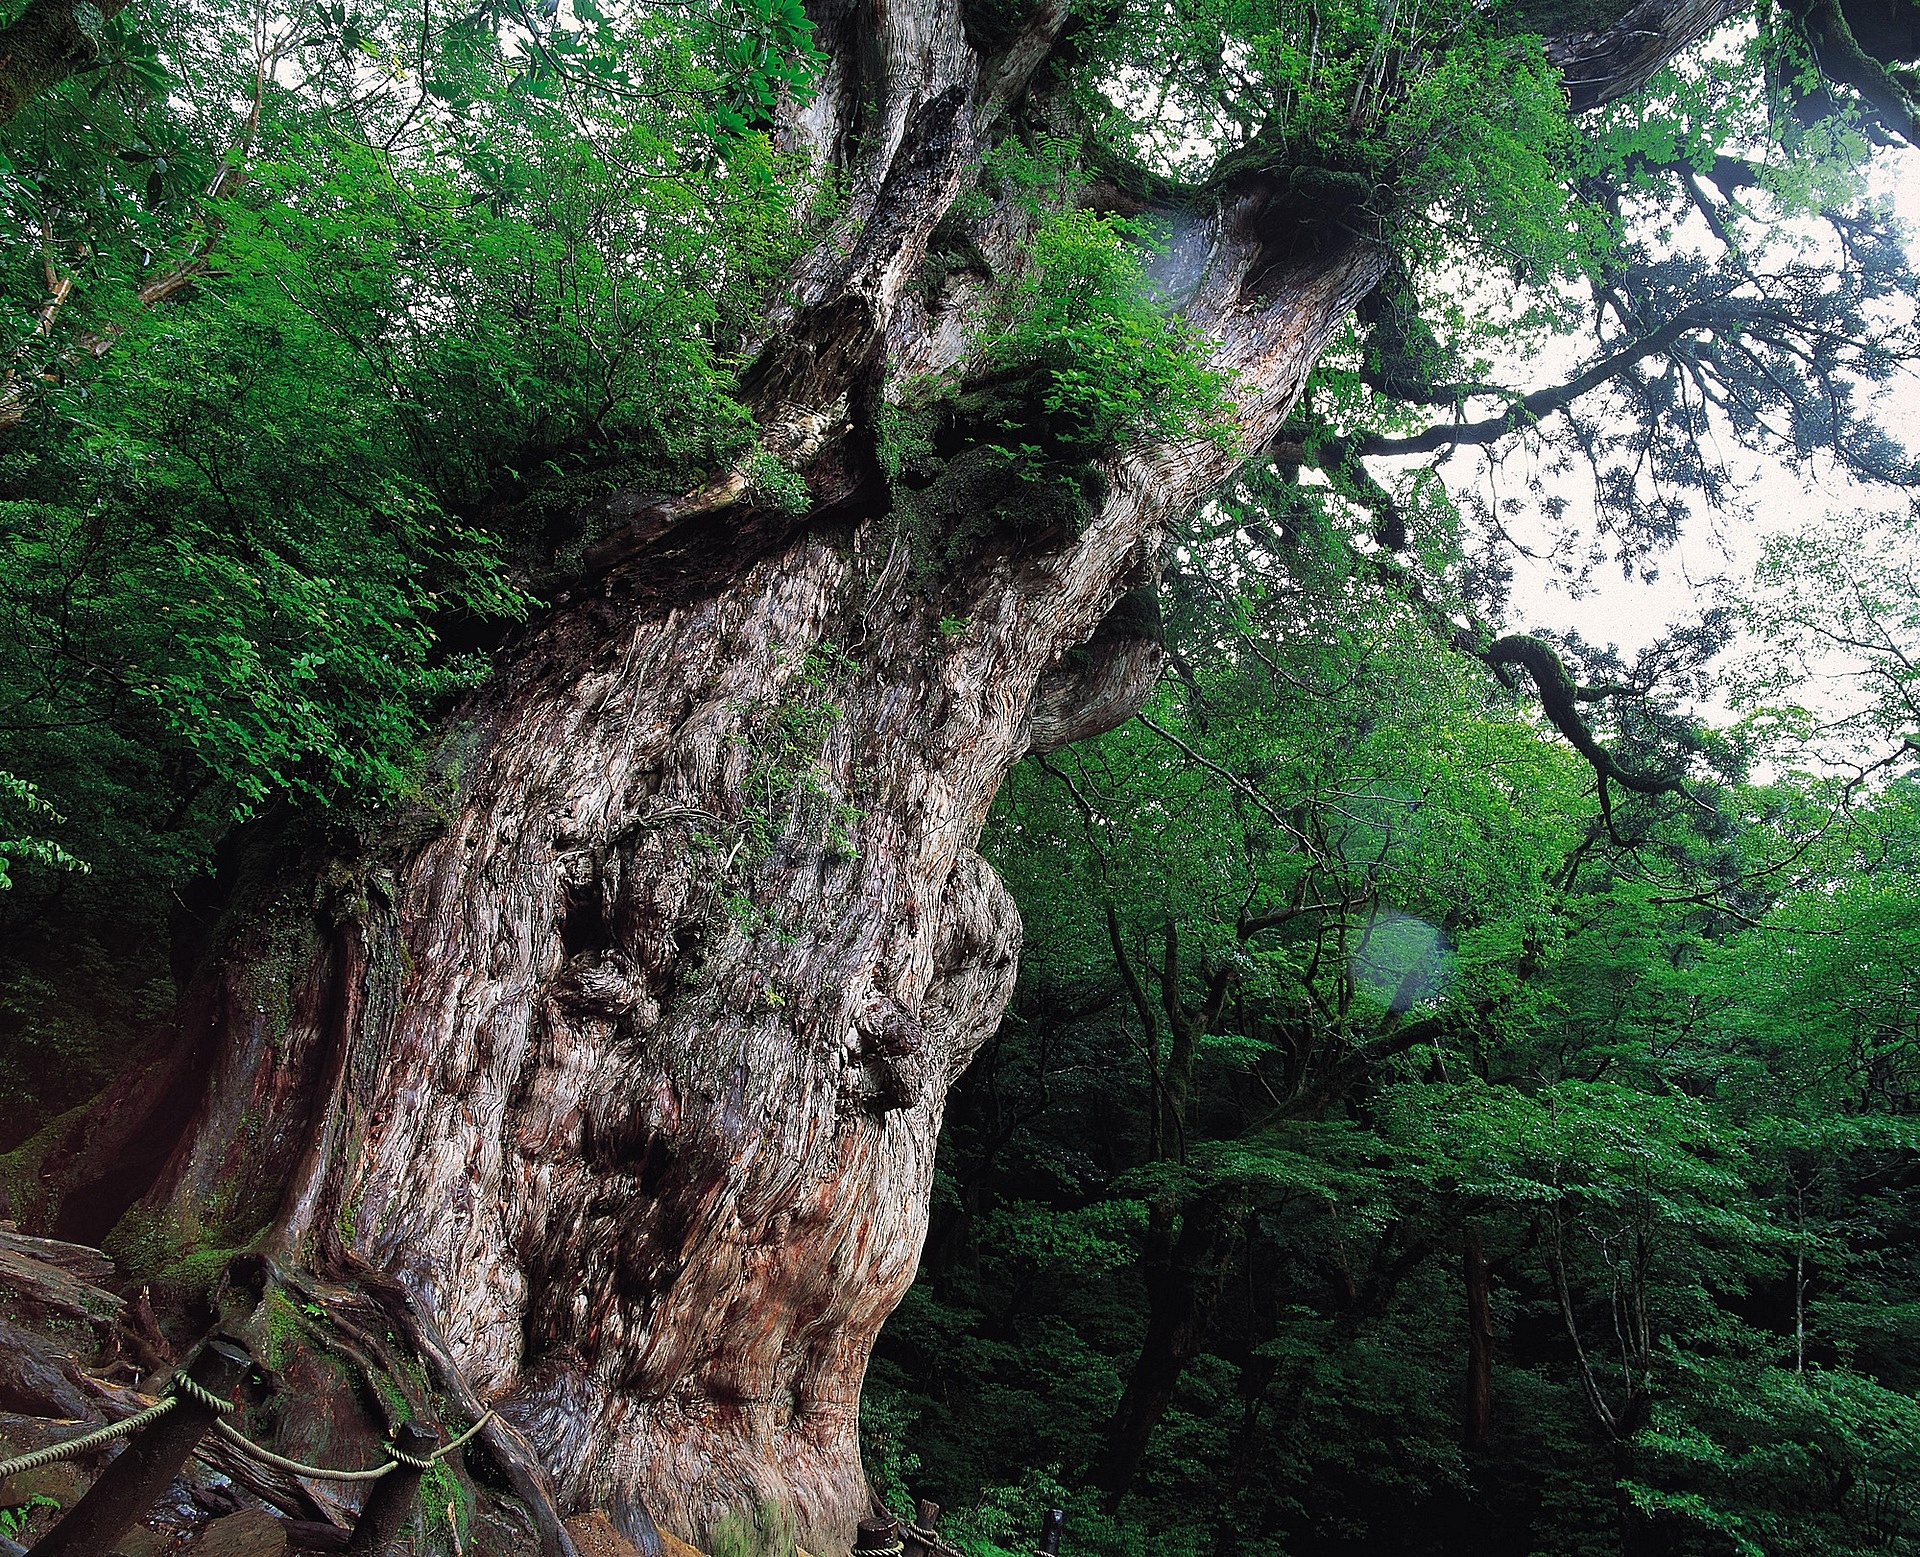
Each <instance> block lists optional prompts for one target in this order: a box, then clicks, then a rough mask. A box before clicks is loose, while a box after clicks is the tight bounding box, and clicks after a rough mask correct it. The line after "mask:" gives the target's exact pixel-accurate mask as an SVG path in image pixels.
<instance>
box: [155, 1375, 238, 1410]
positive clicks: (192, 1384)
mask: <svg viewBox="0 0 1920 1557" xmlns="http://www.w3.org/2000/svg"><path fill="white" fill-rule="evenodd" d="M170 1388H171V1390H172V1392H173V1393H174V1394H175V1395H185V1396H186V1397H187V1399H189V1400H191V1401H193V1402H194V1404H195V1405H201V1406H205V1407H206V1408H207V1409H208V1410H209V1411H211V1412H212V1413H213V1414H214V1415H215V1416H225V1415H226V1414H227V1413H228V1412H229V1411H231V1410H232V1409H233V1402H232V1401H231V1400H222V1399H221V1398H220V1397H219V1396H218V1395H216V1394H214V1392H213V1391H212V1390H210V1389H208V1388H207V1387H206V1386H205V1385H204V1384H200V1383H197V1382H196V1381H195V1380H193V1379H190V1378H188V1377H187V1376H186V1374H184V1373H176V1374H174V1376H173V1383H172V1385H171V1386H170Z"/></svg>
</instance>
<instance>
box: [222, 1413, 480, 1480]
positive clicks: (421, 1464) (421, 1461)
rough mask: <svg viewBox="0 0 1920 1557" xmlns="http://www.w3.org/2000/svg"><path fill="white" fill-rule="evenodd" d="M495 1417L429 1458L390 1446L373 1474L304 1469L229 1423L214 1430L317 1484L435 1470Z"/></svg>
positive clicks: (263, 1460) (318, 1467)
mask: <svg viewBox="0 0 1920 1557" xmlns="http://www.w3.org/2000/svg"><path fill="white" fill-rule="evenodd" d="M492 1417H493V1413H492V1412H491V1411H483V1412H482V1413H481V1414H480V1420H479V1421H477V1422H475V1423H474V1424H473V1426H471V1427H469V1428H468V1429H467V1430H466V1431H465V1432H464V1433H462V1434H461V1435H460V1436H459V1437H458V1438H456V1439H454V1440H453V1442H452V1443H448V1444H442V1445H441V1446H440V1447H439V1448H438V1449H435V1450H434V1451H433V1453H432V1454H429V1455H425V1456H421V1455H417V1454H408V1453H406V1452H405V1451H403V1450H400V1449H396V1448H394V1446H393V1445H392V1444H388V1445H387V1459H386V1462H385V1463H384V1464H381V1465H376V1466H374V1467H373V1468H372V1469H371V1470H328V1469H327V1468H326V1467H325V1466H323V1465H303V1464H302V1463H301V1462H300V1461H298V1460H290V1459H288V1458H287V1457H286V1456H285V1455H282V1454H275V1453H274V1452H273V1451H272V1450H271V1449H263V1448H262V1447H261V1446H260V1445H259V1444H257V1443H255V1442H254V1441H253V1440H252V1439H251V1438H247V1437H245V1436H243V1435H242V1434H241V1433H240V1432H239V1431H237V1430H236V1429H234V1428H232V1427H229V1426H228V1425H227V1424H226V1423H225V1422H215V1423H214V1424H213V1427H214V1431H215V1432H217V1433H218V1434H219V1435H220V1436H221V1437H222V1438H224V1439H226V1440H227V1442H228V1443H230V1444H232V1445H233V1446H234V1447H235V1448H237V1449H242V1450H244V1451H245V1452H246V1453H248V1454H250V1455H252V1456H253V1457H254V1458H255V1459H256V1460H259V1461H260V1462H261V1463H262V1464H263V1465H271V1466H273V1467H274V1469H276V1470H283V1471H286V1472H287V1473H288V1474H289V1475H294V1476H307V1477H311V1478H312V1479H313V1480H315V1481H378V1480H379V1479H380V1478H381V1477H382V1476H387V1475H391V1474H392V1473H393V1472H394V1471H397V1470H398V1469H400V1467H401V1466H403V1465H404V1466H406V1467H407V1468H408V1469H410V1470H417V1471H421V1472H425V1471H430V1470H432V1469H433V1467H434V1466H435V1465H436V1464H438V1463H439V1462H440V1461H441V1460H443V1459H445V1458H446V1457H447V1456H448V1455H449V1454H451V1453H453V1451H454V1450H455V1449H457V1448H459V1447H460V1446H461V1445H462V1444H463V1443H465V1442H466V1441H467V1440H468V1439H469V1438H471V1437H473V1435H474V1434H475V1433H477V1432H479V1431H480V1429H481V1428H483V1427H485V1426H486V1425H487V1423H488V1422H489V1421H490V1420H492Z"/></svg>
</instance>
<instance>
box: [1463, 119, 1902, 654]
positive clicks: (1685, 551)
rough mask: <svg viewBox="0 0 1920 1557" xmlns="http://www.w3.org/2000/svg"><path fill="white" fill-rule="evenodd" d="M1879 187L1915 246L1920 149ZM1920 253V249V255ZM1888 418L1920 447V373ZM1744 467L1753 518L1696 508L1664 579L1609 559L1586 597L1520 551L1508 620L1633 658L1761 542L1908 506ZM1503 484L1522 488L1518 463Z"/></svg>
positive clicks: (1467, 476) (1879, 174) (1662, 559)
mask: <svg viewBox="0 0 1920 1557" xmlns="http://www.w3.org/2000/svg"><path fill="white" fill-rule="evenodd" d="M1875 163H1876V166H1875V169H1874V176H1873V187H1874V190H1875V192H1876V193H1884V194H1888V195H1891V196H1892V198H1893V203H1894V208H1895V210H1896V211H1897V212H1898V213H1899V215H1900V217H1901V218H1902V220H1904V221H1905V222H1906V223H1907V225H1908V227H1909V229H1910V232H1909V237H1908V245H1909V251H1910V252H1912V251H1913V247H1914V245H1915V244H1916V243H1920V151H1914V150H1910V149H1906V148H1902V149H1900V150H1898V151H1893V152H1882V153H1880V154H1879V155H1878V156H1876V158H1875ZM1916 258H1920V255H1916ZM1875 404H1876V405H1877V407H1878V410H1879V414H1880V418H1881V420H1882V422H1883V424H1884V425H1885V426H1886V427H1887V428H1888V430H1889V431H1890V432H1892V433H1893V435H1894V436H1895V437H1896V438H1899V439H1900V440H1901V441H1902V442H1903V443H1905V444H1906V445H1907V447H1908V448H1909V449H1913V448H1916V447H1920V380H1917V379H1915V378H1912V377H1907V378H1903V379H1899V380H1896V381H1895V382H1894V383H1892V384H1891V385H1889V386H1887V388H1886V389H1885V391H1883V393H1882V395H1881V396H1880V398H1879V399H1878V400H1877V401H1876V402H1875ZM1728 452H1729V455H1730V460H1729V463H1730V465H1731V466H1732V468H1734V469H1735V470H1752V471H1754V472H1755V473H1756V478H1757V479H1755V481H1754V482H1753V484H1752V485H1751V486H1749V487H1748V489H1747V491H1746V493H1745V496H1746V498H1747V500H1748V501H1749V502H1750V503H1751V504H1752V513H1751V515H1750V516H1747V515H1741V514H1738V513H1734V512H1729V513H1726V514H1721V515H1715V514H1710V513H1705V512H1696V513H1695V515H1694V516H1693V519H1692V521H1691V523H1690V524H1689V525H1688V526H1687V528H1686V529H1685V530H1683V532H1682V534H1681V537H1680V540H1679V542H1678V544H1676V545H1675V546H1674V547H1673V548H1672V549H1671V550H1669V551H1668V552H1666V553H1664V554H1661V555H1658V556H1656V557H1654V558H1651V559H1649V562H1650V566H1652V567H1654V568H1655V569H1657V572H1658V577H1657V578H1656V579H1655V580H1654V581H1652V582H1647V581H1645V580H1643V579H1641V578H1639V577H1635V578H1633V579H1626V578H1623V577H1622V576H1621V572H1620V569H1619V568H1618V567H1617V566H1602V567H1601V568H1598V569H1596V570H1595V571H1594V573H1593V574H1592V576H1591V577H1590V578H1589V579H1588V580H1587V590H1586V592H1585V594H1584V595H1583V596H1581V597H1579V598H1576V597H1575V596H1574V595H1573V594H1571V593H1570V592H1569V591H1568V589H1567V588H1566V587H1565V585H1564V584H1563V582H1562V581H1561V579H1560V578H1559V577H1558V576H1557V574H1556V573H1555V570H1554V569H1553V567H1552V566H1551V563H1550V560H1549V559H1547V558H1545V557H1544V556H1543V557H1542V558H1541V559H1540V560H1538V561H1534V560H1530V559H1528V558H1526V557H1514V558H1513V559H1512V561H1513V568H1514V579H1513V605H1512V610H1511V614H1510V620H1509V623H1508V625H1510V626H1513V627H1516V628H1531V627H1550V628H1562V629H1564V628H1572V629H1574V630H1576V631H1577V632H1579V633H1580V635H1581V636H1582V637H1584V638H1585V639H1587V640H1588V641H1589V642H1591V643H1598V644H1613V645H1616V646H1617V647H1618V648H1620V649H1621V650H1622V651H1623V652H1625V653H1626V654H1627V655H1628V656H1629V657H1631V655H1632V654H1633V652H1634V651H1635V650H1637V649H1639V648H1642V647H1644V646H1645V645H1646V644H1647V643H1649V642H1651V641H1652V640H1653V639H1654V638H1656V637H1658V636H1659V635H1660V634H1661V633H1662V632H1663V631H1664V630H1665V629H1666V628H1667V627H1668V626H1669V625H1670V624H1671V623H1673V622H1674V621H1676V620H1680V619H1683V618H1686V617H1689V616H1697V615H1698V614H1699V613H1700V611H1701V610H1702V609H1703V608H1704V607H1705V606H1707V605H1710V604H1712V602H1713V597H1714V594H1715V581H1716V580H1717V579H1720V578H1722V577H1729V576H1730V577H1732V578H1733V579H1735V580H1736V581H1744V580H1745V579H1746V577H1747V576H1748V575H1749V574H1750V572H1751V570H1752V566H1753V562H1754V560H1755V558H1756V557H1757V555H1758V553H1759V550H1760V545H1761V542H1762V541H1763V540H1764V538H1765V537H1766V536H1767V535H1768V534H1770V533H1774V532H1777V531H1778V530H1781V529H1786V528H1793V527H1796V526H1798V525H1800V524H1803V523H1805V522H1806V521H1808V520H1810V519H1818V518H1821V517H1823V516H1824V515H1827V514H1829V513H1835V514H1838V513H1845V512H1846V511H1848V510H1849V509H1853V508H1860V507H1868V508H1873V509H1886V508H1894V507H1901V506H1903V505H1904V499H1903V498H1902V497H1901V495H1900V494H1898V493H1891V492H1884V491H1882V492H1877V493H1876V492H1870V491H1866V490H1864V489H1862V488H1860V487H1858V486H1856V485H1855V484H1853V483H1852V482H1850V481H1846V480H1844V479H1841V478H1837V477H1830V478H1828V479H1827V480H1825V481H1819V482H1815V483H1814V484H1812V485H1803V483H1802V481H1801V479H1800V477H1798V476H1796V475H1794V474H1792V473H1790V472H1788V471H1785V470H1782V469H1780V468H1779V467H1777V466H1773V465H1771V464H1767V465H1765V466H1762V464H1761V463H1760V462H1759V461H1757V460H1755V459H1754V458H1753V457H1751V456H1746V455H1744V453H1743V451H1740V450H1738V449H1729V451H1728ZM1476 463H1477V461H1476V458H1475V452H1474V451H1472V450H1465V451H1462V452H1460V453H1458V454H1456V455H1454V456H1453V457H1452V458H1451V459H1450V460H1449V461H1448V462H1447V463H1446V464H1445V465H1443V466H1442V467H1441V468H1442V470H1443V472H1444V473H1445V476H1446V479H1447V480H1448V483H1449V485H1458V486H1466V485H1469V484H1471V483H1472V482H1473V481H1474V479H1475V477H1474V469H1475V465H1476ZM1503 485H1506V486H1508V487H1509V488H1510V489H1512V490H1513V491H1514V495H1516V496H1523V495H1524V494H1522V493H1521V492H1520V491H1519V490H1518V489H1519V486H1520V472H1519V470H1518V468H1517V466H1516V468H1515V469H1514V470H1513V472H1512V473H1511V474H1510V475H1509V476H1508V477H1506V478H1505V479H1504V481H1503ZM1511 528H1512V530H1513V532H1514V534H1515V536H1516V538H1517V539H1519V540H1520V541H1522V543H1523V544H1527V545H1529V546H1534V545H1535V543H1536V542H1537V543H1538V546H1537V547H1536V549H1540V548H1544V547H1545V546H1546V545H1547V543H1548V536H1547V531H1546V528H1545V527H1544V526H1543V525H1541V524H1539V523H1538V521H1537V519H1536V518H1533V517H1532V516H1531V515H1526V516H1520V517H1519V519H1518V521H1517V522H1516V523H1514V524H1513V525H1512V526H1511Z"/></svg>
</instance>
